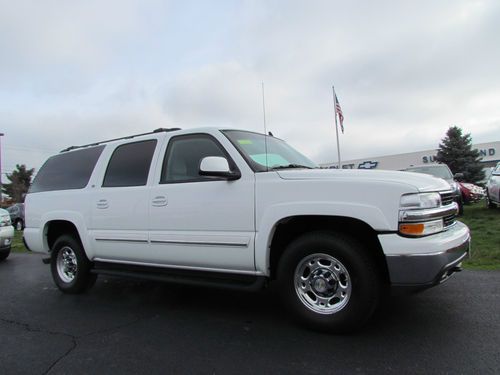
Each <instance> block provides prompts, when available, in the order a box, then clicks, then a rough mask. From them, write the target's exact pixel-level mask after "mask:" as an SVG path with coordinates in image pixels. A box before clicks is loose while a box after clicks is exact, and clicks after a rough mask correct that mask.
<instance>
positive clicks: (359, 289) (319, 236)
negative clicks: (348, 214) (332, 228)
mask: <svg viewBox="0 0 500 375" xmlns="http://www.w3.org/2000/svg"><path fill="white" fill-rule="evenodd" d="M278 282H279V284H280V291H281V295H282V297H283V299H284V303H285V304H286V305H287V306H288V308H289V309H290V311H291V312H292V314H293V315H294V316H295V318H297V319H299V321H300V322H302V323H305V324H306V325H307V326H308V327H310V328H312V329H316V330H320V331H328V332H332V333H346V332H350V331H354V330H356V329H359V328H360V327H362V326H363V325H364V323H366V321H367V320H368V319H369V318H370V317H371V316H372V314H373V312H374V311H375V309H376V307H377V305H378V302H379V300H380V297H381V291H382V281H381V277H380V273H379V271H378V269H377V267H376V264H375V261H374V259H372V257H370V256H369V255H368V254H367V253H366V252H365V251H364V249H363V246H362V245H361V244H360V243H359V242H358V241H356V240H355V239H354V238H352V237H350V236H347V235H345V234H341V233H334V232H323V231H321V232H320V231H318V232H311V233H308V234H305V235H303V236H301V237H299V238H298V239H296V240H294V241H293V242H292V243H291V244H290V245H288V247H287V248H286V250H285V253H284V254H283V256H282V258H281V260H280V262H279V265H278Z"/></svg>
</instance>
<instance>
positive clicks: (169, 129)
mask: <svg viewBox="0 0 500 375" xmlns="http://www.w3.org/2000/svg"><path fill="white" fill-rule="evenodd" d="M176 130H181V128H158V129H155V130H153V131H152V132H149V133H141V134H134V135H128V136H126V137H121V138H113V139H108V140H106V141H100V142H95V143H89V144H88V145H82V146H70V147H68V148H65V149H64V150H61V151H60V152H67V151H72V150H76V149H78V148H85V147H92V146H97V145H100V144H103V143H108V142H114V141H119V140H120V139H131V138H135V137H140V136H141V135H148V134H155V133H161V132H173V131H176Z"/></svg>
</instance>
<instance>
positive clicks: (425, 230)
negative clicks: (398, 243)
mask: <svg viewBox="0 0 500 375" xmlns="http://www.w3.org/2000/svg"><path fill="white" fill-rule="evenodd" d="M443 229H444V225H443V220H442V219H439V220H432V221H425V222H423V223H400V224H399V233H401V234H403V235H405V236H427V235H429V234H434V233H438V232H441V231H442V230H443Z"/></svg>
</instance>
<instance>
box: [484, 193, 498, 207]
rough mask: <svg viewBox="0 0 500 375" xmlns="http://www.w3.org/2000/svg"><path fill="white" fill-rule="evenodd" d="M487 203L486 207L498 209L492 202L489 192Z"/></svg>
mask: <svg viewBox="0 0 500 375" xmlns="http://www.w3.org/2000/svg"><path fill="white" fill-rule="evenodd" d="M485 201H486V207H487V208H497V205H496V204H495V203H493V202H492V201H491V200H490V197H489V195H488V192H486V199H485Z"/></svg>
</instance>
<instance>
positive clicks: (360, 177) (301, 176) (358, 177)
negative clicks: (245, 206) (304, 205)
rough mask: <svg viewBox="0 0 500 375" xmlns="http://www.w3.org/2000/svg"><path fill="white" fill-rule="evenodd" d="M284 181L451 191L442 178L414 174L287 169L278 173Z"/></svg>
mask: <svg viewBox="0 0 500 375" xmlns="http://www.w3.org/2000/svg"><path fill="white" fill-rule="evenodd" d="M276 173H278V175H279V176H280V177H281V178H282V179H284V180H341V179H342V180H345V179H348V180H352V181H353V182H370V181H378V182H392V183H398V184H406V185H410V186H412V187H414V188H416V189H417V190H418V191H421V192H424V191H443V190H451V187H450V184H449V183H447V182H446V181H445V180H443V179H442V178H436V177H433V176H430V175H426V174H422V173H414V172H400V171H386V170H363V169H286V170H279V171H276Z"/></svg>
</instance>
